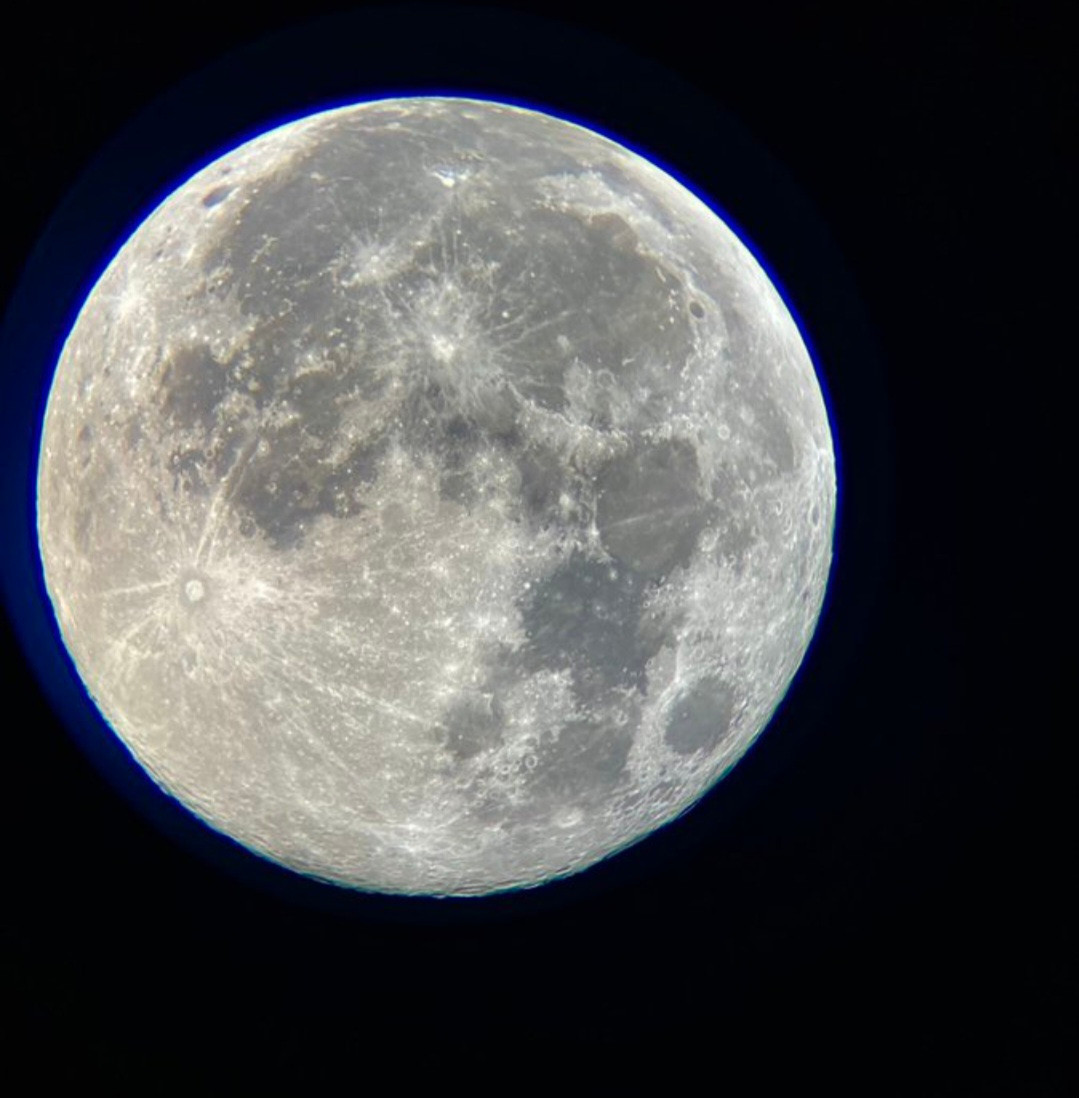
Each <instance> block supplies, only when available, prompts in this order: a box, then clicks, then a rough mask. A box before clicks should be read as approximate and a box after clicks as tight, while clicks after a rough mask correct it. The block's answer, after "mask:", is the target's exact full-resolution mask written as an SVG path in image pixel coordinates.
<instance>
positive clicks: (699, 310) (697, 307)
mask: <svg viewBox="0 0 1079 1098" xmlns="http://www.w3.org/2000/svg"><path fill="white" fill-rule="evenodd" d="M689 311H690V312H691V313H692V314H693V315H694V316H695V317H696V318H697V319H698V320H700V319H701V317H702V316H704V306H703V305H702V304H701V303H700V302H699V301H691V302H690V303H689Z"/></svg>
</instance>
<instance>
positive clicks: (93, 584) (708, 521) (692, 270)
mask: <svg viewBox="0 0 1079 1098" xmlns="http://www.w3.org/2000/svg"><path fill="white" fill-rule="evenodd" d="M38 502H39V519H38V527H39V538H40V544H41V551H42V558H43V562H44V568H45V576H46V580H47V585H48V590H49V593H50V596H51V598H52V601H53V604H54V607H55V610H56V615H57V618H58V620H59V623H60V627H61V630H62V633H63V637H64V640H65V642H66V644H67V646H68V649H69V651H70V653H71V656H72V658H73V660H74V663H75V665H76V667H77V668H78V671H79V673H80V675H81V676H82V678H83V680H84V682H85V684H86V687H87V689H88V691H89V692H90V694H91V696H92V697H93V698H94V700H95V701H96V703H97V705H98V706H99V708H100V709H101V711H102V713H103V715H104V716H105V718H106V719H107V721H108V722H109V724H110V725H111V726H112V728H113V729H114V730H115V732H116V733H117V735H118V736H119V737H120V738H121V739H122V740H123V742H124V743H125V744H126V745H127V747H128V748H129V749H130V751H131V752H132V754H133V755H134V756H135V758H136V759H137V760H138V761H139V762H140V763H141V764H142V766H143V767H145V769H146V770H147V771H148V772H149V773H150V774H151V775H152V776H153V778H154V779H155V780H156V781H157V782H158V783H159V784H160V785H161V786H162V787H164V789H165V790H167V791H168V792H169V793H171V794H172V795H173V796H175V797H176V798H178V799H179V800H180V801H181V802H182V803H183V804H185V805H186V806H188V807H189V808H190V809H191V810H192V811H194V812H195V813H196V814H197V815H199V816H200V817H201V818H202V819H204V820H206V821H207V822H208V823H210V824H211V825H212V826H213V827H215V828H217V829H219V830H221V831H223V832H225V833H227V834H228V835H230V836H232V837H233V838H235V839H237V840H238V841H240V842H241V843H243V844H245V845H246V846H248V847H250V848H252V849H253V850H256V851H258V852H260V853H262V854H263V855H265V856H267V857H269V858H271V859H274V860H275V861H277V862H279V863H282V864H283V865H285V866H288V867H290V868H292V869H294V870H297V871H300V872H302V873H306V874H311V875H315V876H318V877H321V878H325V879H329V880H333V881H337V882H340V883H343V884H347V885H350V886H354V887H359V888H363V889H370V890H377V891H388V892H405V893H431V894H478V893H485V892H490V891H496V890H501V889H507V888H513V887H520V886H528V885H534V884H537V883H540V882H542V881H544V880H547V879H549V878H551V877H554V876H558V875H562V874H566V873H570V872H573V871H575V870H579V869H582V868H584V867H585V866H588V865H589V864H591V863H593V862H595V861H597V860H598V859H600V858H602V857H604V856H605V855H607V854H609V853H611V852H612V851H614V850H616V849H618V848H620V847H622V846H625V845H626V844H627V843H630V842H632V841H634V840H636V839H638V838H641V837H642V836H644V835H646V834H647V833H649V832H650V831H652V830H654V829H655V828H656V827H657V826H659V825H660V824H662V823H663V822H665V821H667V820H670V819H671V818H672V817H674V816H676V815H677V814H679V813H680V812H682V811H684V810H685V809H686V808H687V807H688V806H689V805H690V804H692V803H693V802H694V801H695V800H696V799H697V798H698V797H700V796H701V794H702V793H704V792H705V791H706V790H707V789H708V788H709V786H711V785H712V784H713V783H714V782H715V781H716V780H717V778H719V777H720V776H721V775H722V774H723V773H724V772H725V771H726V770H728V769H729V768H730V767H731V766H732V765H733V764H734V763H735V761H736V760H737V759H738V758H739V757H740V756H741V755H742V754H743V753H744V752H745V750H746V749H747V748H748V747H749V745H750V744H751V743H752V741H753V740H754V738H755V737H756V736H757V735H758V734H759V733H760V731H761V729H762V728H763V727H764V725H765V724H766V722H767V721H768V718H769V716H770V714H771V713H772V711H773V710H774V708H775V706H776V705H777V704H778V702H779V701H780V699H781V698H782V697H783V695H784V693H785V691H786V689H787V687H788V685H789V683H790V681H791V678H792V676H793V675H794V673H795V671H796V669H797V667H798V665H799V663H800V661H801V659H802V657H803V655H804V653H805V650H806V647H807V645H808V643H809V640H810V637H811V635H812V633H813V629H814V626H815V624H816V621H817V618H818V615H819V613H820V608H821V605H822V600H823V596H824V590H825V585H826V581H827V575H828V569H829V563H830V559H831V540H832V530H833V521H834V511H835V473H834V461H833V453H832V444H831V438H830V434H829V428H828V421H827V415H826V412H825V407H824V403H823V400H822V396H821V391H820V388H819V385H818V382H817V379H816V376H815V374H814V370H813V365H812V362H811V360H810V358H809V356H808V354H807V351H806V348H805V346H804V345H803V342H802V340H801V338H800V336H799V333H798V330H797V327H796V325H795V324H794V322H793V321H792V319H791V316H790V315H789V313H788V312H787V310H786V308H785V307H784V305H783V303H782V300H781V298H780V297H779V295H778V294H777V292H776V290H775V289H774V288H773V286H772V285H771V284H770V282H769V280H768V278H767V276H766V275H765V273H764V272H763V271H762V270H761V268H760V266H759V265H758V264H757V262H756V261H755V260H754V259H753V257H752V256H751V254H750V253H749V252H748V251H747V249H746V248H745V246H744V245H742V244H741V243H740V241H739V240H738V239H737V238H736V237H735V236H734V235H733V233H732V232H731V231H730V230H729V229H728V228H727V227H726V226H725V225H724V224H723V223H722V222H721V221H720V220H719V219H718V218H717V217H716V216H715V214H714V213H713V212H711V211H710V210H709V209H708V208H707V207H706V206H705V205H704V204H703V203H702V202H700V201H699V200H698V199H697V198H695V197H694V196H693V195H691V194H690V193H689V192H688V191H687V190H686V189H685V188H684V187H682V186H681V185H680V184H679V183H677V182H676V181H675V180H673V179H672V178H670V177H669V176H667V175H666V174H665V173H663V172H661V171H660V170H659V169H658V168H656V167H655V166H653V165H651V164H649V163H648V162H646V161H645V160H644V159H642V158H641V157H640V156H638V155H636V154H634V153H632V152H630V151H628V150H626V149H624V148H622V147H620V146H618V145H616V144H614V143H613V142H611V141H610V140H608V139H606V138H603V137H600V136H598V135H596V134H594V133H592V132H590V131H587V130H585V129H582V128H580V127H578V126H575V125H572V124H570V123H567V122H564V121H561V120H558V119H554V118H551V117H549V116H546V115H544V114H541V113H538V112H535V111H529V110H524V109H521V108H517V107H510V106H503V105H498V104H493V103H488V102H480V101H473V100H464V99H400V100H384V101H379V102H375V103H368V104H361V105H359V106H355V107H349V108H344V109H340V110H335V111H330V112H327V113H323V114H319V115H315V116H312V117H310V118H306V119H303V120H301V121H298V122H295V123H292V124H290V125H287V126H284V127H282V128H280V129H277V130H274V131H272V132H270V133H268V134H265V135H263V136H262V137H260V138H258V139H256V140H254V141H252V142H250V143H248V144H246V145H243V146H242V147H240V148H239V149H237V150H235V151H233V152H231V153H229V154H228V155H226V156H224V157H222V158H221V159H219V160H217V161H216V162H214V163H213V164H211V165H210V166H209V167H207V168H206V169H205V170H203V171H201V172H199V173H198V174H197V175H195V176H194V177H193V178H192V179H190V180H189V181H188V182H187V183H186V184H184V185H183V186H182V187H181V188H180V189H179V190H178V191H176V192H175V193H174V194H172V195H171V196H170V197H169V198H168V199H167V200H166V201H165V202H164V203H163V204H162V205H161V206H160V207H159V208H158V209H157V210H156V211H155V212H154V213H153V214H152V215H151V216H150V217H149V218H148V219H147V220H146V222H145V223H144V224H143V225H142V226H141V227H140V228H139V229H138V231H137V232H136V233H135V234H134V235H133V236H132V237H131V239H130V240H129V241H128V242H127V243H126V245H125V246H124V247H123V248H122V249H121V250H120V252H119V253H118V254H117V255H116V257H115V258H114V260H113V261H112V263H111V264H110V265H109V267H108V268H107V270H106V271H105V273H104V275H103V276H102V277H101V279H100V281H99V282H98V284H97V285H96V287H95V288H94V290H93V292H92V294H91V295H90V297H89V299H88V300H87V302H86V304H85V306H84V308H83V310H82V312H81V314H80V316H79V318H78V321H77V323H76V325H75V327H74V329H73V331H72V333H71V335H70V337H69V339H68V341H67V343H66V345H65V347H64V350H63V354H62V357H61V359H60V362H59V365H58V368H57V371H56V376H55V380H54V383H53V388H52V391H51V395H50V399H49V403H48V409H47V413H46V418H45V424H44V437H43V441H42V450H41V463H40V470H39V483H38Z"/></svg>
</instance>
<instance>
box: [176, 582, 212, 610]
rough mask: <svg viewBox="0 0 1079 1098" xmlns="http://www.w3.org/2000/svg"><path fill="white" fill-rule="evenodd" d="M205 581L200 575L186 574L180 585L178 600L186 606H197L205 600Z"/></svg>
mask: <svg viewBox="0 0 1079 1098" xmlns="http://www.w3.org/2000/svg"><path fill="white" fill-rule="evenodd" d="M206 595H207V588H206V581H205V580H204V579H202V578H201V577H200V576H188V578H187V579H185V580H184V581H183V583H182V584H181V586H180V600H181V601H182V602H183V603H184V604H185V605H186V606H197V605H198V604H199V603H201V602H205V601H206Z"/></svg>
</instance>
